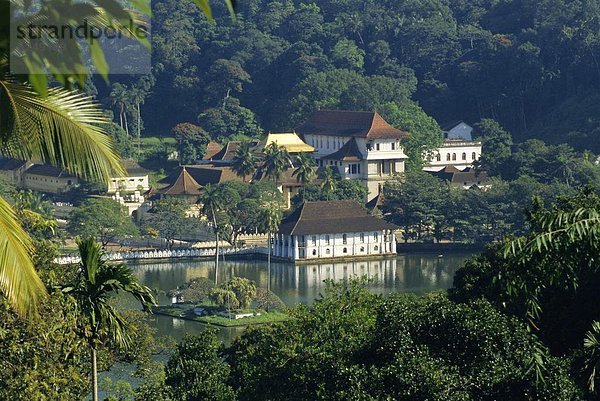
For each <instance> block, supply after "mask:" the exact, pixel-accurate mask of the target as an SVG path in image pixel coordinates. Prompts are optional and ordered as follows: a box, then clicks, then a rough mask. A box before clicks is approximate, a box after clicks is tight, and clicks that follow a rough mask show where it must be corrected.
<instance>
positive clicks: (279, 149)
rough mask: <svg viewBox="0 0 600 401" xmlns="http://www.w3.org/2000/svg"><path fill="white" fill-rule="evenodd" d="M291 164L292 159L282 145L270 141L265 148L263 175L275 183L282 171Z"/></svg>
mask: <svg viewBox="0 0 600 401" xmlns="http://www.w3.org/2000/svg"><path fill="white" fill-rule="evenodd" d="M291 166H292V160H291V159H290V155H289V153H288V152H287V150H286V149H285V148H284V147H283V146H277V143H275V142H271V143H270V144H269V145H268V146H267V147H266V148H265V157H264V160H263V169H264V170H265V175H266V176H267V177H270V178H272V179H273V182H274V183H275V184H277V182H278V181H279V180H280V179H281V176H282V175H283V173H284V172H285V171H286V170H287V169H288V168H289V167H291Z"/></svg>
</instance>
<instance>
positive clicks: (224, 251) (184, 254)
mask: <svg viewBox="0 0 600 401" xmlns="http://www.w3.org/2000/svg"><path fill="white" fill-rule="evenodd" d="M215 253H216V248H211V249H197V248H192V249H173V250H170V249H164V250H163V249H161V250H159V249H153V250H146V251H126V252H106V253H105V254H104V255H103V256H102V258H103V259H104V260H109V261H114V262H124V261H135V260H146V259H173V258H199V257H200V258H202V257H206V258H207V257H211V256H212V257H214V256H215ZM252 254H264V255H266V254H267V248H266V247H244V248H237V249H236V248H221V249H219V255H226V256H227V255H252ZM79 262H81V258H80V256H79V255H64V256H61V257H58V258H56V259H55V260H54V263H57V264H59V265H69V264H73V263H79Z"/></svg>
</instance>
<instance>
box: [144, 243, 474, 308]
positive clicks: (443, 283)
mask: <svg viewBox="0 0 600 401" xmlns="http://www.w3.org/2000/svg"><path fill="white" fill-rule="evenodd" d="M468 256H469V255H464V254H460V255H447V256H445V257H438V256H437V255H431V254H418V255H399V256H398V257H396V258H390V259H379V260H358V261H349V262H336V263H316V264H306V265H294V264H291V263H273V264H272V267H271V288H272V289H273V291H274V292H275V293H276V294H277V295H279V297H281V299H282V300H283V301H284V302H285V303H286V304H288V305H294V304H296V303H299V302H300V303H307V304H310V303H311V302H312V301H313V300H314V299H315V298H316V297H318V296H319V294H320V292H321V291H322V289H323V288H324V286H325V283H324V281H325V280H334V281H340V280H348V279H349V278H352V277H367V278H369V279H371V280H372V282H371V284H370V285H369V287H370V288H371V289H372V290H373V291H374V292H380V293H391V292H415V293H424V292H428V291H435V290H440V289H446V288H449V287H450V286H451V285H452V278H453V276H454V272H455V271H456V270H457V269H458V268H459V267H460V266H462V264H463V262H464V260H465V259H466V258H467V257H468ZM132 267H133V268H134V271H135V273H136V275H137V276H138V278H139V279H140V280H141V281H142V282H143V283H144V284H145V285H147V286H149V287H150V288H155V289H158V290H161V291H163V292H167V291H169V290H171V289H173V288H176V287H177V286H179V285H181V284H183V283H185V282H186V281H189V280H191V279H193V278H197V277H206V278H209V279H211V280H214V274H215V269H214V262H212V261H206V260H204V261H193V260H192V261H186V262H174V263H164V262H162V263H154V264H139V265H132ZM233 275H235V276H240V277H246V278H248V279H250V280H253V281H254V282H255V283H256V285H257V286H259V287H266V286H267V269H266V262H265V261H261V260H236V261H229V260H227V261H223V262H220V264H219V277H218V279H219V282H220V283H221V282H223V281H225V280H227V279H228V278H230V277H232V276H233ZM160 301H161V302H166V301H167V299H166V296H164V295H163V296H162V297H161V300H160Z"/></svg>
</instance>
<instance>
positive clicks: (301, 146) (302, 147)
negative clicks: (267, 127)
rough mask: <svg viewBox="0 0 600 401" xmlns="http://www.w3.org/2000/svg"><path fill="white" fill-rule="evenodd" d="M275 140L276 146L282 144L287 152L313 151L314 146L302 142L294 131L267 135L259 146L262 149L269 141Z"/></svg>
mask: <svg viewBox="0 0 600 401" xmlns="http://www.w3.org/2000/svg"><path fill="white" fill-rule="evenodd" d="M273 142H275V143H276V144H277V146H283V147H284V148H285V150H287V151H288V153H302V152H314V151H315V148H313V147H312V146H310V145H308V144H306V143H304V141H303V140H302V139H300V137H299V136H298V135H297V134H296V133H295V132H286V133H279V134H271V133H269V134H268V135H267V138H266V139H265V140H264V143H261V148H262V149H263V150H264V149H265V148H266V147H267V146H269V145H270V144H271V143H273Z"/></svg>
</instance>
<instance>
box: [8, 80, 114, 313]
mask: <svg viewBox="0 0 600 401" xmlns="http://www.w3.org/2000/svg"><path fill="white" fill-rule="evenodd" d="M0 103H1V104H0V155H2V156H8V157H14V158H18V159H23V160H42V161H44V162H46V163H50V164H53V165H55V166H58V167H60V168H64V169H66V170H68V171H69V172H71V173H73V174H76V175H78V176H80V177H82V178H84V179H87V180H95V181H103V182H106V183H108V181H109V179H110V177H111V176H112V175H113V174H114V173H115V172H117V174H124V171H123V168H122V166H121V164H120V161H119V157H118V155H117V152H116V150H115V147H114V143H113V141H112V139H111V138H110V136H109V135H108V134H107V133H106V132H105V131H104V129H103V128H102V127H101V124H104V123H108V122H109V121H108V120H107V119H106V117H105V116H104V114H103V113H102V111H101V110H100V109H99V108H98V107H97V105H96V104H95V103H94V102H93V101H92V99H91V98H90V97H87V96H84V95H82V94H80V93H77V92H74V91H69V90H66V89H62V88H51V89H48V94H47V96H46V97H43V96H42V95H40V94H38V93H37V92H36V91H34V90H33V89H32V88H31V86H29V85H27V84H22V83H18V82H16V81H13V80H10V79H0ZM32 253H33V251H32V245H31V240H30V239H29V237H28V235H27V234H26V233H25V231H23V230H22V229H21V228H20V227H19V223H18V222H17V220H16V215H15V212H14V210H13V209H12V208H11V206H10V205H9V204H8V203H7V202H6V201H5V200H4V199H0V289H1V290H2V291H3V292H4V294H5V295H6V296H7V298H8V300H9V301H10V303H11V305H13V307H14V308H15V310H17V311H18V312H19V313H20V314H22V315H25V314H27V313H32V312H35V310H36V305H37V302H38V300H39V299H40V298H41V297H42V296H43V295H44V294H45V289H44V286H43V285H42V282H41V281H40V280H39V278H37V275H36V273H35V269H34V267H33V262H32V260H31V257H30V256H29V255H31V254H32Z"/></svg>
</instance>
